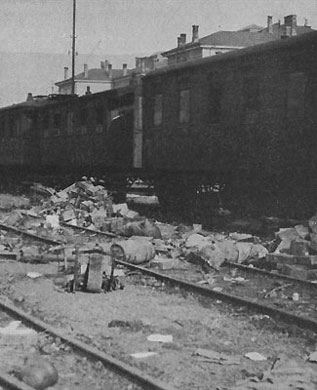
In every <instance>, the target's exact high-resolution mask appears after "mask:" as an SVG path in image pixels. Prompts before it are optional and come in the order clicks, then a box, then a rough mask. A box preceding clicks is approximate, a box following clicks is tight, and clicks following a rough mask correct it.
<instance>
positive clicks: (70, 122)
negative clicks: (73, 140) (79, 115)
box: [67, 111, 74, 134]
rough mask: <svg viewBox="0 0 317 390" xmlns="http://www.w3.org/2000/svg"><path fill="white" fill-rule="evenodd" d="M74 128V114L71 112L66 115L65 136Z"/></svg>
mask: <svg viewBox="0 0 317 390" xmlns="http://www.w3.org/2000/svg"><path fill="white" fill-rule="evenodd" d="M73 128H74V113H73V112H72V111H70V112H68V113H67V134H72V133H73Z"/></svg>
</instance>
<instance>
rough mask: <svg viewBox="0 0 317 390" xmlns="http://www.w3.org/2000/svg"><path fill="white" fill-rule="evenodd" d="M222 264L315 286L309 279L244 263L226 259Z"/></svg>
mask: <svg viewBox="0 0 317 390" xmlns="http://www.w3.org/2000/svg"><path fill="white" fill-rule="evenodd" d="M224 265H228V267H231V268H238V269H240V270H242V271H246V272H250V273H252V272H253V273H259V274H261V275H265V276H268V277H271V278H277V279H285V280H289V281H290V282H294V283H300V284H303V285H306V286H309V287H314V288H317V283H312V282H310V281H309V280H305V279H299V278H294V277H292V276H288V275H283V274H279V273H274V272H270V271H266V270H264V269H261V268H257V267H249V266H247V265H244V264H238V263H232V262H231V261H226V262H225V263H224Z"/></svg>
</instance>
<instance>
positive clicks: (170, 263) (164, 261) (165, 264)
mask: <svg viewBox="0 0 317 390" xmlns="http://www.w3.org/2000/svg"><path fill="white" fill-rule="evenodd" d="M150 265H151V267H157V268H158V269H160V270H162V271H164V270H168V269H187V267H186V266H185V265H184V262H182V261H180V260H178V259H170V258H166V257H159V256H155V258H154V259H153V260H151V263H150Z"/></svg>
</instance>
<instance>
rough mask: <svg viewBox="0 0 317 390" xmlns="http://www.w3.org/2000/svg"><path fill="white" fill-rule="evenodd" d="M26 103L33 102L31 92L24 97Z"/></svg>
mask: <svg viewBox="0 0 317 390" xmlns="http://www.w3.org/2000/svg"><path fill="white" fill-rule="evenodd" d="M26 101H27V102H33V96H32V93H31V92H29V93H28V96H27V97H26Z"/></svg>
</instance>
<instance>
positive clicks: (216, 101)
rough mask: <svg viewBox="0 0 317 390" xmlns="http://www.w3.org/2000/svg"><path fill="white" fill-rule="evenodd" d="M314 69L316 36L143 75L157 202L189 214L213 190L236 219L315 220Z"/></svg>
mask: <svg viewBox="0 0 317 390" xmlns="http://www.w3.org/2000/svg"><path fill="white" fill-rule="evenodd" d="M316 61H317V33H316V32H312V33H308V34H305V35H302V36H299V37H295V38H290V39H286V40H281V41H278V42H273V43H267V44H263V45H258V46H254V47H252V48H247V49H242V50H238V51H235V52H230V53H226V54H221V55H217V56H213V57H209V58H206V59H202V60H199V61H195V62H194V61H193V62H187V63H183V64H180V65H176V66H172V67H168V68H165V69H161V70H158V71H155V72H152V73H150V74H148V75H147V76H145V77H144V79H143V99H144V131H143V137H144V164H145V166H146V169H147V170H148V171H152V172H153V174H154V176H155V177H156V181H157V188H158V189H159V191H160V196H161V200H162V201H164V202H165V203H166V204H167V205H168V203H170V205H171V204H173V207H176V206H177V205H179V204H180V200H185V202H187V205H190V204H191V205H192V206H193V202H196V201H197V196H196V195H197V192H198V193H199V192H202V191H203V189H204V188H209V189H212V188H214V186H215V185H217V188H224V189H225V190H224V191H223V192H222V196H223V197H224V198H225V199H226V196H227V197H228V198H229V199H230V200H231V206H232V207H233V206H234V203H235V202H236V206H239V207H240V208H241V210H243V209H245V208H246V206H247V207H250V203H251V204H252V203H254V202H255V203H256V204H257V206H262V207H260V211H262V212H263V211H266V212H274V213H275V214H281V213H283V212H284V211H285V210H288V211H289V210H290V209H291V210H294V213H295V212H296V213H298V211H299V210H300V211H302V212H308V213H309V212H311V211H312V209H311V208H312V207H315V206H314V205H316V201H314V200H315V199H316V190H317V188H316V184H317V183H316V151H317V149H316V146H317V145H316V131H317V128H316V119H317V118H316V109H317V101H316V97H317V93H316V92H317V67H316V64H317V62H316ZM211 192H212V191H211ZM229 194H230V195H229ZM218 195H219V194H218ZM171 201H174V202H171ZM188 202H189V203H188ZM268 205H273V206H274V207H272V208H271V210H269V209H268V208H267V207H268ZM244 206H245V207H244ZM308 209H310V210H308Z"/></svg>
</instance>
